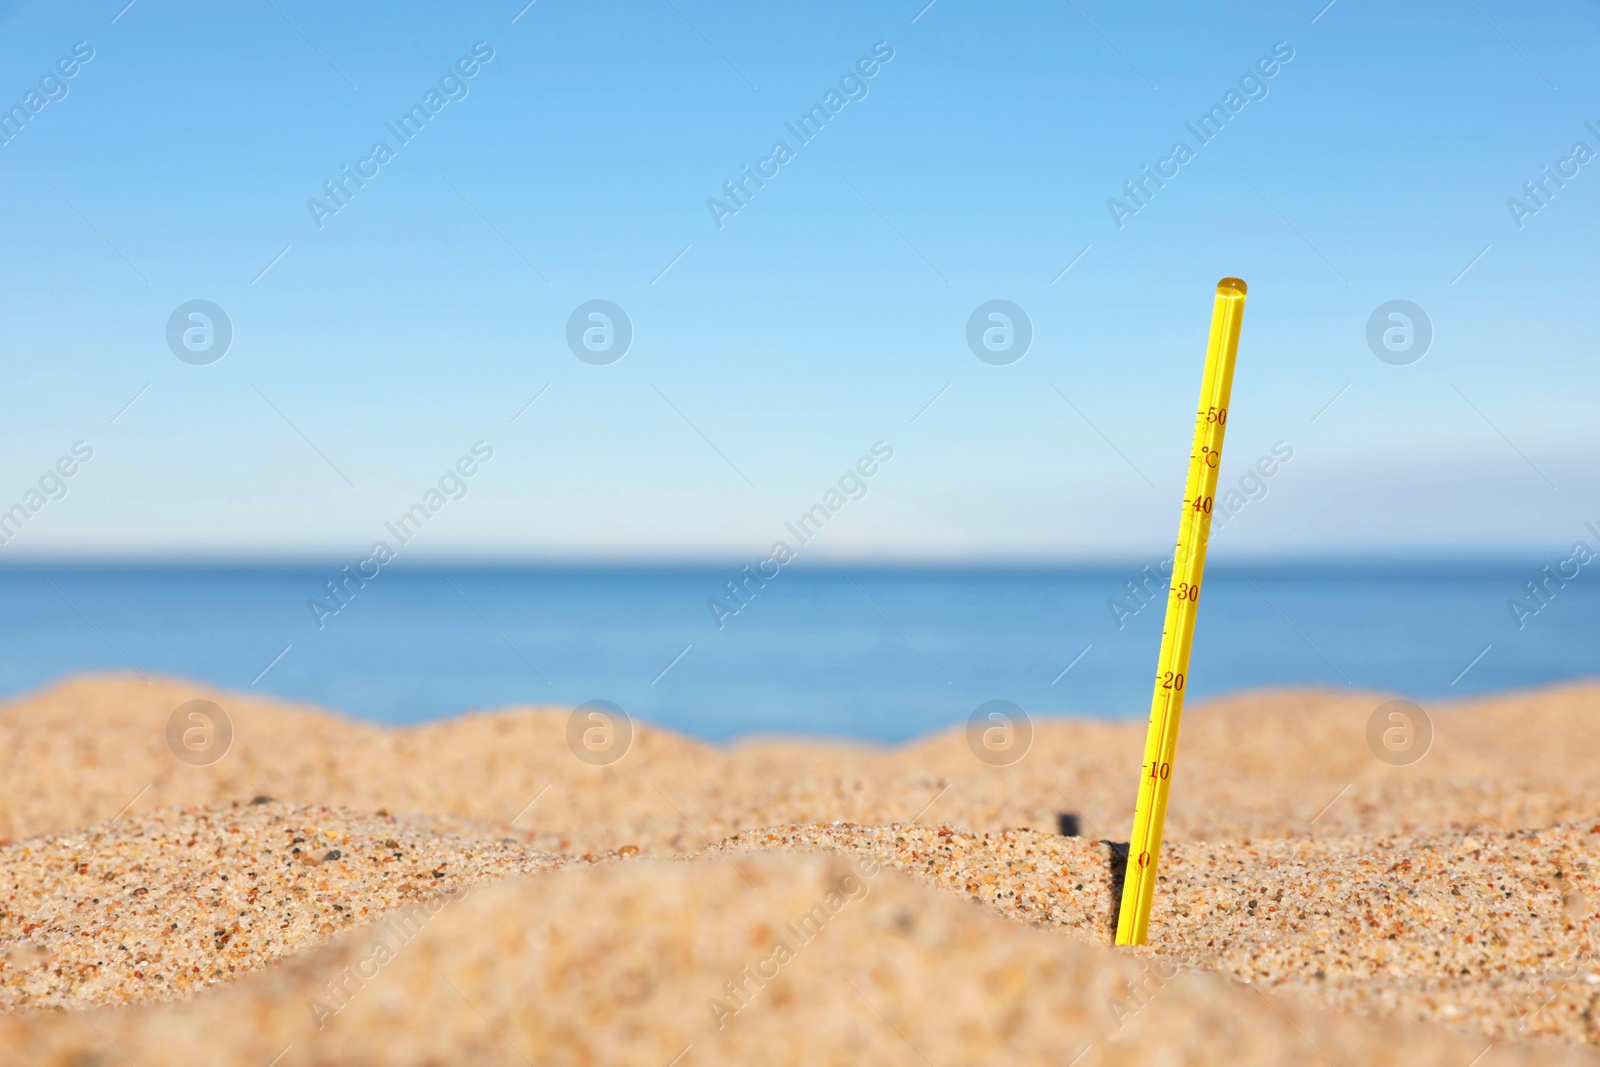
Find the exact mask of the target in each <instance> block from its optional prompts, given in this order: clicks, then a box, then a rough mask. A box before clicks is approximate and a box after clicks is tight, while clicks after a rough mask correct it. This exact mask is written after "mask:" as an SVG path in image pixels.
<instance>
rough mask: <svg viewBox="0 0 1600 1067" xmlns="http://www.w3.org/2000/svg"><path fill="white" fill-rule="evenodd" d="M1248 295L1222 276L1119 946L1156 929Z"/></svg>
mask: <svg viewBox="0 0 1600 1067" xmlns="http://www.w3.org/2000/svg"><path fill="white" fill-rule="evenodd" d="M1244 295H1245V284H1244V282H1242V281H1240V280H1239V279H1238V278H1224V279H1222V280H1221V281H1220V282H1218V283H1217V298H1216V302H1215V303H1214V304H1213V305H1212V307H1211V339H1210V341H1209V342H1208V343H1207V345H1206V372H1205V377H1204V378H1203V379H1201V382H1200V405H1199V410H1198V411H1197V412H1196V414H1195V420H1194V445H1193V447H1192V448H1191V449H1190V451H1189V480H1188V482H1187V483H1185V486H1184V493H1183V515H1182V517H1181V518H1180V519H1179V520H1178V547H1177V551H1176V552H1174V553H1173V556H1172V588H1171V589H1170V590H1169V591H1168V596H1167V620H1166V626H1165V628H1163V629H1162V631H1161V658H1160V659H1159V660H1158V661H1157V663H1156V685H1155V695H1154V696H1153V697H1152V698H1151V701H1150V731H1149V733H1148V734H1147V735H1146V737H1145V742H1144V764H1143V766H1142V767H1140V770H1139V803H1138V806H1137V807H1136V808H1135V809H1134V814H1133V832H1132V833H1131V834H1130V835H1129V843H1128V867H1127V874H1126V876H1125V877H1124V880H1123V883H1122V909H1121V911H1120V912H1119V913H1118V915H1117V944H1119V945H1142V944H1144V943H1145V942H1146V940H1147V939H1148V934H1149V930H1150V906H1151V904H1152V903H1153V902H1154V900H1155V892H1156V872H1157V870H1158V869H1159V866H1160V861H1161V830H1162V826H1163V825H1164V824H1165V822H1166V819H1167V793H1168V791H1169V790H1170V789H1171V786H1172V768H1173V765H1174V763H1175V761H1176V759H1177V755H1178V723H1179V721H1180V720H1181V719H1182V718H1183V691H1184V684H1185V682H1186V680H1187V679H1188V676H1189V649H1190V647H1191V646H1192V645H1193V644H1194V620H1195V616H1196V615H1197V614H1198V613H1199V610H1200V585H1201V576H1202V574H1203V572H1204V571H1205V567H1206V543H1207V542H1208V541H1209V540H1210V538H1211V512H1212V508H1213V506H1214V504H1215V496H1216V492H1217V468H1218V467H1219V466H1220V465H1221V463H1222V438H1223V435H1224V434H1225V433H1226V431H1227V428H1228V396H1229V394H1230V393H1232V391H1233V363H1234V358H1235V357H1236V356H1237V355H1238V352H1239V326H1240V324H1241V323H1242V322H1243V320H1244Z"/></svg>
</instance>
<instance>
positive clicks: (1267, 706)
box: [0, 676, 1600, 854]
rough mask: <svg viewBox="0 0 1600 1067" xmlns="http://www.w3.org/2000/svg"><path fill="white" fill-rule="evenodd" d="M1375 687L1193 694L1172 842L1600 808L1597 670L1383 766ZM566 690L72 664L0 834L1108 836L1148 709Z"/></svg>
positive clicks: (16, 754)
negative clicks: (167, 672)
mask: <svg viewBox="0 0 1600 1067" xmlns="http://www.w3.org/2000/svg"><path fill="white" fill-rule="evenodd" d="M196 698H202V699H209V700H212V701H214V702H216V703H217V704H218V705H219V706H221V707H222V708H223V709H224V710H225V711H226V712H227V714H228V716H229V717H230V720H231V722H232V724H233V727H234V740H233V743H232V746H231V748H230V749H229V751H228V752H227V754H226V755H225V756H224V757H223V758H221V759H220V760H218V761H217V762H215V763H213V764H211V765H209V766H190V765H188V764H185V763H182V762H180V761H179V760H178V759H176V758H175V757H174V756H173V754H172V752H171V751H169V749H168V747H167V741H166V737H165V729H166V725H167V721H168V718H169V716H171V714H172V712H173V710H174V709H175V708H177V707H178V706H179V705H180V704H182V703H184V702H185V701H188V700H191V699H196ZM1385 699H1387V698H1386V697H1385V696H1384V695H1383V694H1373V693H1347V692H1337V693H1334V692H1328V691H1324V690H1283V691H1275V692H1259V693H1249V694H1244V695H1242V696H1238V697H1232V698H1227V699H1224V700H1218V701H1210V702H1198V703H1196V704H1195V705H1194V706H1192V707H1191V709H1190V710H1189V711H1188V712H1187V713H1186V715H1185V720H1184V736H1183V749H1182V764H1181V766H1180V768H1179V772H1178V774H1177V776H1176V778H1175V781H1174V785H1173V799H1172V806H1171V813H1170V815H1169V822H1168V840H1171V841H1181V840H1217V839H1223V838H1232V837H1239V838H1242V837H1246V836H1250V837H1257V836H1274V837H1282V836H1308V835H1315V834H1324V835H1326V834H1335V835H1337V834H1352V833H1369V832H1386V831H1392V832H1425V831H1428V830H1443V829H1457V830H1476V829H1483V830H1492V829H1494V828H1496V827H1503V828H1513V827H1517V828H1535V827H1538V826H1548V825H1554V824H1556V823H1559V822H1566V821H1574V820H1581V819H1584V818H1589V817H1591V816H1594V815H1596V814H1597V813H1600V764H1597V763H1596V762H1595V761H1593V760H1592V759H1589V758H1588V753H1591V752H1593V751H1595V750H1596V749H1597V748H1600V684H1597V683H1584V684H1575V685H1567V686H1559V687H1552V688H1550V689H1545V690H1539V691H1535V692H1531V693H1523V694H1515V695H1511V696H1505V697H1497V698H1491V699H1481V700H1473V701H1466V702H1462V703H1459V704H1454V705H1442V706H1437V707H1430V708H1429V709H1428V711H1429V713H1430V717H1431V720H1432V725H1433V741H1432V746H1431V749H1430V750H1429V751H1428V753H1427V755H1426V756H1425V757H1424V758H1422V759H1421V760H1420V761H1418V762H1415V763H1412V764H1410V765H1405V766H1391V765H1390V764H1388V763H1385V762H1383V761H1382V760H1380V759H1379V758H1377V757H1376V756H1375V755H1374V753H1373V751H1372V749H1371V748H1370V747H1369V742H1368V737H1367V728H1368V720H1369V718H1370V717H1371V715H1372V713H1373V710H1374V709H1375V708H1376V707H1377V706H1378V705H1379V704H1380V703H1381V702H1382V701H1383V700H1385ZM568 715H569V712H568V711H566V710H562V709H550V708H525V709H512V710H508V711H503V712H497V713H473V714H468V715H465V716H462V717H460V718H456V719H451V720H447V721H443V722H437V723H432V724H428V725H425V726H420V727H413V728H388V727H381V726H375V725H372V724H367V723H361V722H357V721H355V720H351V719H348V718H345V717H343V716H339V715H335V714H333V713H330V712H326V711H322V710H319V709H315V708H311V707H308V706H304V705H296V704H290V703H287V702H282V701H273V700H267V699H263V698H260V697H257V696H251V695H242V694H231V693H224V692H219V691H216V690H212V689H208V688H206V687H203V686H199V685H197V684H194V683H190V682H185V681H182V680H173V679H157V680H154V681H153V682H151V683H149V684H146V683H145V682H143V681H141V680H139V679H137V678H128V677H122V676H103V677H102V676H97V677H80V678H76V679H70V680H68V681H66V682H63V683H61V684H59V685H55V686H52V687H50V688H47V689H45V690H41V691H39V692H37V693H34V694H31V695H28V696H25V697H22V698H20V699H17V700H14V701H11V702H9V703H7V704H5V705H3V706H0V782H4V783H5V785H4V786H3V787H0V837H10V838H19V837H23V836H27V835H32V834H39V833H47V832H51V831H57V830H69V829H75V828H79V827H83V826H89V825H92V824H94V823H97V822H101V821H103V820H106V819H109V818H112V817H113V816H115V815H117V814H118V813H119V812H121V811H123V810H124V809H131V810H134V811H147V810H150V809H152V808H157V807H182V806H187V805H211V804H227V803H231V802H233V801H236V800H248V799H249V798H250V797H252V796H255V795H257V794H268V795H271V796H274V797H277V798H279V800H280V801H282V802H285V803H296V804H331V805H337V806H341V807H348V808H352V809H355V810H361V811H376V810H378V809H379V808H385V809H387V810H389V811H392V812H395V813H396V814H397V815H398V814H403V813H409V814H423V815H427V816H430V817H434V818H438V819H451V820H456V821H457V825H458V828H459V829H461V830H463V831H464V832H467V833H470V834H473V835H476V836H486V837H498V836H501V835H503V834H508V833H509V834H521V835H523V836H524V837H525V839H526V840H527V842H528V843H529V844H530V845H533V846H534V847H537V848H540V849H545V850H551V851H557V850H561V849H567V850H575V851H578V852H583V851H592V852H601V851H606V850H610V849H616V848H621V847H623V846H626V845H634V846H636V847H638V848H640V849H641V850H643V851H645V852H656V853H668V854H670V853H681V852H685V851H691V850H694V849H698V848H704V847H706V846H707V845H708V844H711V843H714V842H716V841H719V840H721V839H723V838H724V837H727V836H729V835H731V834H735V833H738V832H740V831H742V830H751V829H760V828H762V827H767V826H775V825H782V824H786V823H792V822H797V823H806V822H817V821H830V820H833V819H840V820H845V821H849V822H854V823H860V824H863V825H889V824H893V823H908V822H911V821H913V820H915V819H918V818H919V817H926V818H929V819H937V820H940V821H944V822H948V823H952V824H955V825H960V826H965V827H968V828H970V829H973V830H979V831H989V832H997V831H1000V830H1008V829H1013V828H1016V827H1019V826H1027V827H1032V828H1034V829H1039V830H1051V829H1054V828H1055V826H1056V820H1057V817H1058V815H1060V814H1061V813H1063V812H1072V813H1076V814H1078V815H1079V816H1080V822H1081V825H1082V832H1083V833H1085V834H1087V835H1089V836H1092V837H1102V838H1110V839H1121V838H1122V837H1124V836H1125V835H1126V833H1127V824H1128V823H1129V822H1130V820H1131V817H1132V807H1133V799H1134V798H1133V788H1134V783H1133V782H1132V781H1131V779H1130V776H1129V773H1128V771H1129V767H1130V763H1131V764H1132V766H1133V767H1134V768H1135V769H1136V768H1137V763H1136V762H1133V761H1136V760H1137V758H1138V757H1137V755H1136V753H1138V752H1140V751H1141V746H1142V739H1143V731H1144V725H1143V723H1142V721H1135V722H1123V723H1105V722H1098V721H1087V720H1085V721H1079V720H1062V719H1045V720H1040V721H1038V722H1036V723H1035V736H1034V740H1033V744H1032V747H1031V749H1030V750H1029V751H1028V752H1027V754H1026V755H1025V756H1023V757H1022V758H1021V759H1020V760H1019V761H1017V762H1016V763H1014V764H1012V765H1009V766H1002V767H996V766H990V765H988V764H985V763H983V762H981V761H980V760H979V759H978V758H977V757H975V756H974V754H973V753H972V751H971V750H970V749H969V747H968V745H967V742H966V738H965V736H964V734H963V732H962V731H960V730H949V731H945V732H942V733H939V734H935V735H932V736H930V737H927V738H924V739H922V740H919V741H917V742H914V743H912V744H909V745H906V746H903V747H900V748H894V749H883V748H877V747H874V746H868V745H854V744H848V743H834V742H818V741H805V740H790V739H783V740H752V741H747V742H741V743H737V744H734V745H731V746H712V745H706V744H701V743H699V742H696V741H693V740H690V739H688V738H685V737H682V736H680V735H677V734H674V733H672V732H670V731H666V730H661V729H658V728H655V727H651V726H649V725H647V724H641V723H635V730H634V739H633V743H632V746H631V748H630V749H629V750H628V751H627V754H626V755H625V756H624V757H623V758H622V759H620V760H619V761H618V762H616V763H614V764H612V765H609V766H591V765H589V764H586V763H584V762H582V761H580V760H579V759H577V758H576V757H575V756H574V755H573V752H572V750H571V749H570V748H569V747H568V738H567V725H568V723H567V719H568Z"/></svg>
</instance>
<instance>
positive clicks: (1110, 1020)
mask: <svg viewBox="0 0 1600 1067" xmlns="http://www.w3.org/2000/svg"><path fill="white" fill-rule="evenodd" d="M195 698H203V699H209V700H213V701H215V702H216V703H218V704H219V705H221V706H222V707H224V708H226V710H227V712H228V714H229V716H230V718H231V719H232V722H233V724H234V728H235V737H234V741H233V745H232V748H231V749H230V750H229V751H228V753H227V755H226V756H224V757H223V758H222V759H221V760H220V761H218V762H217V763H215V764H213V765H210V766H190V765H187V764H184V763H181V762H179V761H178V760H176V759H175V758H174V757H173V756H172V754H171V753H170V751H169V750H168V748H167V745H166V741H165V738H164V729H165V725H166V722H167V719H168V716H169V715H170V714H171V712H172V710H173V709H174V708H175V707H177V706H178V705H179V704H182V703H183V702H184V701H187V700H191V699H195ZM1386 699H1388V695H1386V694H1376V693H1350V692H1347V691H1341V692H1329V691H1309V690H1284V691H1275V692H1257V693H1250V694H1243V695H1240V696H1238V697H1234V698H1229V699H1224V700H1219V701H1212V702H1208V703H1199V704H1196V705H1193V706H1192V707H1191V709H1190V712H1189V714H1188V715H1187V716H1186V719H1185V724H1184V735H1183V747H1182V750H1181V761H1182V762H1181V763H1180V766H1179V769H1178V773H1177V775H1176V776H1175V782H1174V788H1173V795H1172V807H1171V814H1170V816H1169V823H1168V836H1167V840H1168V843H1169V847H1168V849H1167V851H1166V854H1165V858H1164V865H1163V869H1162V882H1161V883H1160V885H1161V888H1160V891H1159V892H1158V895H1157V903H1156V910H1155V914H1154V916H1153V919H1152V925H1151V944H1150V945H1149V946H1148V947H1147V948H1144V949H1138V950H1127V949H1113V948H1111V947H1110V946H1109V944H1108V942H1109V938H1110V933H1111V928H1112V925H1113V923H1114V915H1115V903H1116V901H1115V879H1116V878H1117V877H1120V873H1119V871H1118V865H1119V861H1118V858H1117V855H1116V853H1115V850H1114V848H1113V847H1112V846H1111V845H1108V844H1107V843H1106V840H1107V839H1109V840H1110V841H1122V840H1125V838H1126V833H1127V825H1128V823H1129V820H1130V818H1131V812H1132V802H1133V795H1132V793H1133V787H1134V784H1135V783H1134V780H1133V775H1135V774H1137V771H1138V763H1137V760H1138V758H1139V756H1138V754H1139V752H1140V751H1141V742H1142V734H1143V724H1142V722H1135V723H1124V724H1107V723H1103V722H1090V721H1072V720H1041V721H1039V722H1036V723H1035V727H1036V735H1035V738H1034V742H1033V745H1032V748H1031V749H1030V750H1029V751H1028V753H1027V754H1026V756H1024V757H1023V758H1022V759H1021V760H1020V761H1019V762H1017V763H1016V764H1014V765H1012V766H1008V767H992V766H988V765H986V764H984V763H982V762H980V761H979V760H978V759H977V758H975V757H974V755H973V754H972V752H971V751H970V750H969V748H968V747H967V743H966V740H965V737H964V734H963V733H962V732H960V731H949V732H946V733H942V734H938V735H934V736H931V737H929V738H925V739H922V740H920V741H918V742H915V743H913V744H910V745H907V746H903V747H900V748H894V749H880V748H874V747H871V746H864V745H853V744H841V743H831V742H821V741H799V740H793V739H765V740H752V741H747V742H742V743H739V744H735V745H732V746H727V747H721V746H711V745H705V744H701V743H699V742H696V741H693V740H690V739H687V738H684V737H681V736H678V735H675V734H672V733H670V732H668V731H663V730H658V729H653V728H650V727H648V726H646V725H644V724H636V732H635V738H634V741H633V745H632V748H631V749H630V750H629V751H628V753H627V754H626V756H624V757H623V758H622V759H621V760H619V761H618V762H617V763H615V764H613V765H610V766H604V767H596V766H590V765H588V764H585V763H583V762H581V761H580V760H578V759H577V758H575V757H574V756H573V754H572V752H571V750H570V749H569V748H568V746H567V740H566V727H567V712H566V711H565V710H561V709H547V708H546V709H541V708H527V709H513V710H509V711H504V712H497V713H478V714H471V715H468V716H465V717H463V718H458V719H454V720H450V721H447V722H442V723H436V724H432V725H428V726H424V727H419V728H415V729H407V730H391V729H385V728H380V727H375V726H372V725H368V724H363V723H359V722H356V721H354V720H349V719H346V718H343V717H340V716H338V715H335V714H332V713H329V712H327V711H324V710H320V709H316V708H310V707H305V706H295V705H291V704H288V703H284V702H275V701H272V700H268V699H263V698H259V697H253V696H246V695H241V694H230V693H222V692H217V691H213V690H208V689H206V688H205V687H202V686H199V685H196V684H193V683H189V682H185V681H182V680H177V679H156V680H153V681H152V682H150V683H145V682H143V681H141V680H139V679H137V678H132V679H130V678H124V677H94V678H77V679H70V680H67V681H66V682H63V683H62V684H59V685H56V686H52V687H50V688H48V689H46V690H44V691H41V692H39V693H36V694H32V695H29V696H26V697H24V698H21V699H18V700H14V701H11V702H9V703H7V704H6V705H4V706H0V838H3V840H0V857H3V859H4V865H3V868H0V871H3V873H0V954H3V955H0V1013H3V1014H0V1062H18V1063H22V1062H27V1063H62V1064H84V1063H95V1062H105V1063H113V1062H115V1063H121V1062H124V1061H125V1060H126V1061H127V1062H133V1063H144V1062H151V1063H168V1062H170V1063H187V1062H194V1063H202V1062H204V1063H233V1062H238V1063H255V1064H263V1065H265V1064H268V1063H270V1062H273V1061H274V1057H281V1058H280V1059H279V1060H278V1061H277V1062H279V1063H281V1064H283V1065H285V1067H287V1065H290V1064H294V1063H349V1062H363V1063H396V1064H401V1063H405V1064H430V1063H456V1062H485V1063H498V1062H505V1063H520V1062H538V1063H547V1062H548V1063H641V1064H657V1065H665V1064H669V1063H672V1062H677V1063H681V1064H683V1065H688V1064H693V1063H721V1062H727V1063H735V1062H739V1063H747V1062H762V1063H769V1062H770V1063H789V1062H793V1063H832V1062H840V1063H844V1062H850V1063H859V1062H894V1063H899V1062H905V1063H919V1064H920V1063H932V1064H940V1065H942V1064H947V1063H948V1064H956V1063H984V1062H992V1063H1019V1062H1020V1063H1034V1062H1037V1063H1053V1064H1069V1063H1072V1062H1074V1057H1078V1056H1080V1055H1081V1059H1080V1060H1079V1061H1077V1062H1079V1063H1080V1064H1081V1067H1093V1065H1094V1064H1096V1063H1123V1062H1129V1063H1131V1062H1134V1061H1135V1058H1138V1061H1139V1062H1141V1063H1149V1062H1157V1061H1152V1060H1151V1058H1150V1056H1151V1053H1152V1050H1165V1056H1166V1058H1164V1059H1160V1060H1159V1061H1158V1062H1172V1063H1195V1064H1202V1063H1207V1064H1208V1063H1219V1064H1220V1063H1302V1062H1303V1063H1324V1062H1328V1063H1338V1064H1343V1063H1352V1064H1353V1063H1391V1062H1392V1063H1439V1064H1451V1065H1455V1067H1467V1065H1468V1064H1469V1063H1473V1062H1474V1057H1477V1056H1480V1055H1482V1059H1480V1060H1477V1061H1475V1062H1476V1063H1477V1064H1480V1065H1481V1067H1493V1065H1495V1064H1502V1063H1530V1064H1531V1063H1597V1064H1600V1054H1596V1053H1595V1051H1594V1050H1592V1049H1591V1048H1590V1047H1589V1046H1592V1045H1594V1044H1596V1043H1600V1022H1597V1020H1596V1019H1595V1006H1596V999H1597V998H1600V962H1597V961H1596V959H1595V926H1594V924H1595V909H1594V908H1593V907H1592V906H1591V901H1594V902H1600V888H1597V887H1595V886H1594V885H1593V884H1592V875H1591V868H1590V863H1591V860H1592V859H1594V858H1595V853H1596V852H1597V850H1600V770H1597V769H1596V768H1595V766H1594V765H1593V762H1592V761H1591V760H1590V759H1589V758H1588V756H1589V753H1592V752H1593V751H1595V749H1596V743H1597V742H1600V736H1597V735H1600V717H1597V716H1596V715H1595V711H1596V710H1597V708H1600V685H1595V684H1582V685H1569V686H1562V687H1554V688H1550V689H1545V690H1539V691H1534V692H1527V693H1518V694H1508V695H1503V696H1499V697H1495V698H1492V699H1482V700H1474V701H1463V702H1459V703H1456V704H1453V705H1449V706H1429V707H1428V709H1427V710H1428V712H1429V714H1430V716H1431V718H1432V722H1433V726H1434V731H1435V737H1434V741H1433V745H1432V748H1431V750H1430V751H1429V752H1428V753H1427V755H1426V757H1425V758H1423V759H1421V760H1420V761H1419V762H1416V763H1414V764H1411V765H1409V766H1391V765H1389V764H1387V763H1385V762H1383V761H1382V760H1380V759H1378V758H1377V757H1376V756H1375V755H1374V753H1373V751H1372V750H1371V749H1370V748H1369V747H1368V742H1367V735H1366V730H1367V721H1368V718H1369V716H1370V715H1371V713H1372V711H1373V709H1374V708H1376V707H1377V706H1378V705H1379V704H1380V703H1382V702H1383V701H1384V700H1386ZM1062 813H1074V814H1076V815H1077V816H1078V817H1079V822H1080V824H1081V826H1082V831H1083V834H1084V835H1085V836H1083V837H1076V838H1072V837H1063V836H1061V835H1060V834H1059V833H1057V832H1056V831H1057V829H1058V825H1059V824H1058V817H1059V816H1060V815H1061V814H1062ZM296 849H298V850H299V851H298V852H297V851H296ZM830 894H832V896H831V897H830ZM830 902H832V903H837V904H838V907H836V908H833V907H830ZM817 908H821V909H822V910H821V911H820V912H819V911H817V910H816V909H817ZM806 915H811V916H812V919H811V920H809V923H810V925H809V926H808V925H807V924H801V925H800V926H791V925H788V924H793V923H799V922H800V920H801V918H802V917H803V916H806ZM811 926H816V927H817V929H816V930H815V931H813V930H811V928H810V927H811ZM807 934H810V936H806V935H807ZM380 943H381V944H382V947H381V949H380V947H379V945H380ZM780 945H782V946H783V950H782V951H779V948H778V946H780ZM780 957H781V958H780ZM347 967H348V968H350V970H349V971H348V972H347V971H346V970H345V968H347ZM764 974H766V975H769V977H767V978H762V975H764ZM329 983H334V984H333V985H330V984H329ZM728 983H733V984H732V985H729V984H728ZM719 1004H720V1005H721V1007H720V1008H719V1007H718V1006H717V1005H719ZM286 1049H287V1051H285V1050H286ZM686 1049H687V1051H685V1050H686ZM1085 1049H1087V1051H1085ZM1485 1049H1489V1051H1488V1052H1485ZM674 1057H679V1059H678V1060H676V1061H674Z"/></svg>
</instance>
